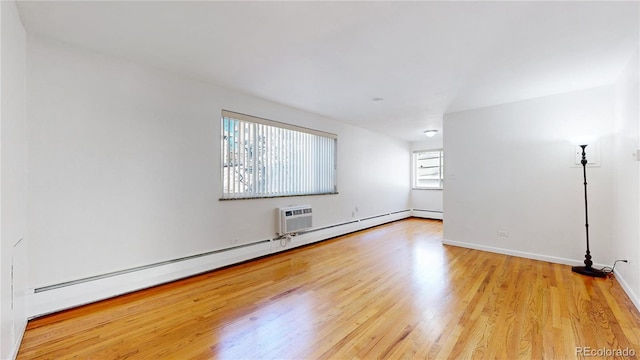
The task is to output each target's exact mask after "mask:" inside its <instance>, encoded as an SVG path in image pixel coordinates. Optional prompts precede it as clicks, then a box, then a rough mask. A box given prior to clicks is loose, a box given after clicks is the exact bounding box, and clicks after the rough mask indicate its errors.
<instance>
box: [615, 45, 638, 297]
mask: <svg viewBox="0 0 640 360" xmlns="http://www.w3.org/2000/svg"><path fill="white" fill-rule="evenodd" d="M639 67H640V63H639V56H638V53H637V52H636V54H635V56H634V57H633V58H632V59H631V60H630V61H629V63H628V65H627V67H626V68H625V70H624V71H623V72H622V74H621V76H620V78H619V80H618V82H617V84H616V99H615V100H616V102H615V105H616V106H615V114H616V116H615V120H616V122H615V141H614V147H613V155H614V156H613V159H614V161H613V164H614V178H613V256H614V258H615V259H628V260H629V263H628V264H624V263H618V264H617V266H616V275H617V278H618V280H619V281H620V283H621V284H623V286H624V288H625V290H626V291H627V293H628V294H629V296H630V297H631V299H632V300H633V301H634V303H635V304H636V307H638V308H640V173H639V171H640V170H639V168H640V161H638V160H640V159H637V158H636V156H637V155H636V151H637V150H638V149H640V115H639V114H640V110H639V105H638V100H639V99H640V92H639V91H638V82H639V80H638V78H639V75H638V68H639Z"/></svg>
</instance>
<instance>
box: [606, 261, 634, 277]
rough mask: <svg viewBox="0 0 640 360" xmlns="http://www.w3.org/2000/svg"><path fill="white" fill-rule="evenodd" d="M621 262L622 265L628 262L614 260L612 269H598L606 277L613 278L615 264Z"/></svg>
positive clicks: (607, 267)
mask: <svg viewBox="0 0 640 360" xmlns="http://www.w3.org/2000/svg"><path fill="white" fill-rule="evenodd" d="M619 261H622V262H624V263H628V262H629V261H627V260H616V261H614V262H613V267H609V266H605V267H603V268H602V269H600V270H601V271H602V272H603V273H605V274H607V276H613V270H614V269H615V268H616V264H617V263H618V262H619Z"/></svg>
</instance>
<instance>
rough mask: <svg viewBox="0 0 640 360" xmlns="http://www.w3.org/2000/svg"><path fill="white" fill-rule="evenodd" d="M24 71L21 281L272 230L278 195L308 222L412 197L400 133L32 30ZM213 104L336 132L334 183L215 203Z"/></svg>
mask: <svg viewBox="0 0 640 360" xmlns="http://www.w3.org/2000/svg"><path fill="white" fill-rule="evenodd" d="M27 77H28V81H27V83H28V98H29V107H28V137H27V138H28V149H29V153H28V154H29V165H28V178H29V189H28V208H27V211H28V219H29V224H28V229H29V234H30V243H29V260H30V264H31V265H30V268H29V283H30V286H31V287H32V288H35V289H38V288H41V287H46V286H50V285H55V284H60V283H63V282H68V281H74V280H78V279H82V278H85V277H90V276H96V275H101V274H106V273H109V272H113V271H119V270H124V269H129V268H133V267H138V266H144V265H147V264H153V263H157V262H162V261H167V260H171V259H177V258H180V257H185V256H191V255H195V254H202V253H206V252H210V251H213V250H217V249H224V248H228V247H231V246H232V245H233V246H235V245H238V244H247V243H252V242H256V241H260V240H264V239H270V238H273V237H274V236H275V233H276V223H275V208H277V207H280V206H286V205H290V204H311V205H312V206H313V207H314V227H322V226H327V225H332V224H338V223H343V222H345V221H350V220H353V219H358V218H364V217H368V216H374V215H379V214H388V213H389V212H393V211H400V210H406V209H408V207H409V195H410V194H409V193H410V192H409V183H410V178H409V164H408V162H407V161H406V159H407V158H408V157H409V154H410V146H409V143H407V142H403V141H398V140H394V139H391V138H389V137H386V136H384V135H381V134H377V133H373V132H370V131H367V130H363V129H360V128H356V127H353V126H349V125H346V124H344V123H340V122H337V121H332V120H330V119H327V118H323V117H321V116H317V115H314V114H310V113H306V112H303V111H300V110H296V109H292V108H288V107H285V106H282V105H279V104H275V103H272V102H268V101H264V100H261V99H257V98H255V97H252V96H248V95H244V94H240V93H237V92H234V91H230V90H226V89H223V88H220V87H217V86H214V85H210V84H206V83H203V82H198V81H195V80H191V79H187V78H183V77H181V76H178V75H173V74H170V73H166V72H163V71H160V70H155V69H151V68H148V67H145V66H141V65H137V64H134V63H130V62H128V61H125V60H120V59H115V58H111V57H108V56H103V55H100V54H97V53H94V52H90V51H88V50H81V49H78V48H74V47H70V46H67V45H62V44H58V43H53V42H49V41H48V40H43V39H36V38H30V39H29V41H28V72H27ZM222 109H227V110H231V111H237V112H241V113H246V114H251V115H255V116H259V117H263V118H268V119H273V120H277V121H282V122H287V123H292V124H297V125H301V126H306V127H310V128H315V129H318V130H322V131H328V132H332V133H336V134H338V191H339V193H340V194H338V195H330V196H308V197H296V198H276V199H260V200H238V201H219V200H218V199H219V197H220V195H221V184H220V112H221V110H222ZM356 208H357V211H356ZM146 285H147V286H148V285H150V284H149V283H147V284H146ZM72 302H73V299H70V300H69V301H67V303H69V304H70V303H72ZM31 315H38V311H35V313H34V312H33V311H32V314H31Z"/></svg>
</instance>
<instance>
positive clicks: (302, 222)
mask: <svg viewBox="0 0 640 360" xmlns="http://www.w3.org/2000/svg"><path fill="white" fill-rule="evenodd" d="M278 214H279V219H278V220H279V222H278V235H286V234H292V233H297V232H299V231H302V230H306V229H309V228H311V227H312V226H313V221H312V218H313V216H312V215H313V212H312V210H311V205H299V206H289V207H283V208H279V209H278Z"/></svg>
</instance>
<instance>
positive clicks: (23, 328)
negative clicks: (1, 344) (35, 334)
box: [9, 319, 27, 359]
mask: <svg viewBox="0 0 640 360" xmlns="http://www.w3.org/2000/svg"><path fill="white" fill-rule="evenodd" d="M25 331H27V321H26V319H25V320H24V322H23V323H22V324H20V327H19V328H18V331H17V333H16V334H15V339H14V343H13V344H12V345H11V346H12V348H11V354H10V355H9V356H10V358H9V359H16V358H17V357H18V351H19V350H20V344H21V343H22V338H24V333H25Z"/></svg>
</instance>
